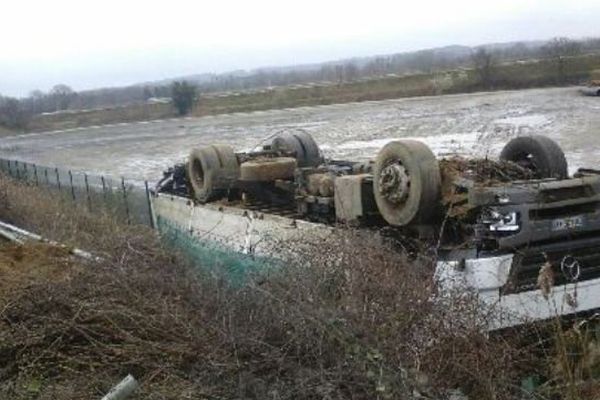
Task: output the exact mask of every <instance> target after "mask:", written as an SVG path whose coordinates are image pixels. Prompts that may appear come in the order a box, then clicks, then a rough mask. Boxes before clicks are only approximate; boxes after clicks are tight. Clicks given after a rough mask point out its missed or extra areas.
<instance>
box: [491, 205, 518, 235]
mask: <svg viewBox="0 0 600 400" xmlns="http://www.w3.org/2000/svg"><path fill="white" fill-rule="evenodd" d="M482 222H483V223H484V224H485V225H486V226H487V227H488V229H489V230H490V231H491V232H516V231H518V230H519V229H520V228H521V225H520V224H519V214H518V213H517V212H515V211H509V212H500V211H497V210H493V209H491V210H488V212H487V213H486V214H485V216H484V218H483V221H482Z"/></svg>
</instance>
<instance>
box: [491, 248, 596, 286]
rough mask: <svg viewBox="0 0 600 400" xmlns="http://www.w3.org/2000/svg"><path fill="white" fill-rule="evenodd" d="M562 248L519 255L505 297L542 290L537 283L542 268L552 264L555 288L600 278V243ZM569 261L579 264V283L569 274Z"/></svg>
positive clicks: (532, 250)
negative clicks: (563, 265) (564, 269)
mask: <svg viewBox="0 0 600 400" xmlns="http://www.w3.org/2000/svg"><path fill="white" fill-rule="evenodd" d="M566 244H567V245H565V244H560V245H555V246H552V245H547V246H543V247H538V248H530V249H526V250H522V251H520V252H518V253H517V254H515V257H514V259H513V264H512V268H511V272H510V277H509V280H508V282H507V284H506V285H505V286H504V287H503V288H502V293H503V294H511V293H520V292H525V291H528V290H535V289H538V286H537V281H538V276H539V273H540V269H541V268H542V266H543V265H544V264H545V263H546V262H549V263H550V265H552V272H553V275H554V284H555V285H564V284H567V283H573V282H582V281H586V280H589V279H594V278H600V242H599V241H598V240H595V241H594V243H590V242H589V241H585V242H583V243H578V244H577V245H571V246H568V242H567V243H566ZM565 257H571V258H570V259H567V263H566V264H569V263H570V262H572V261H573V260H576V261H577V262H578V264H579V274H578V277H577V279H576V280H573V279H572V275H568V272H569V271H568V270H567V271H566V272H567V274H565V273H564V272H563V271H562V268H561V262H562V261H563V259H565Z"/></svg>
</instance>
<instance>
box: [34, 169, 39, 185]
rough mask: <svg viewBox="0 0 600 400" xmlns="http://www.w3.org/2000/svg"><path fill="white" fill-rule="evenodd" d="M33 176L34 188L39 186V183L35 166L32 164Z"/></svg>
mask: <svg viewBox="0 0 600 400" xmlns="http://www.w3.org/2000/svg"><path fill="white" fill-rule="evenodd" d="M33 176H34V177H35V186H40V182H39V181H38V174H37V165H35V164H33Z"/></svg>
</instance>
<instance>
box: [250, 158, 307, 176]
mask: <svg viewBox="0 0 600 400" xmlns="http://www.w3.org/2000/svg"><path fill="white" fill-rule="evenodd" d="M296 166H297V162H296V159H295V158H292V157H276V158H269V159H264V160H250V161H246V162H245V163H242V165H241V166H240V180H242V181H250V182H273V181H275V180H277V179H284V180H289V179H293V178H294V173H295V172H296Z"/></svg>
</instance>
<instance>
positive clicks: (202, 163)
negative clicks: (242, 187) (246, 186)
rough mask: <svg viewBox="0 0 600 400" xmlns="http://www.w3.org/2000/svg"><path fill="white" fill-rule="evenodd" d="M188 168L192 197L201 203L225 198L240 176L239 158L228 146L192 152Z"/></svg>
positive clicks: (205, 148) (203, 148) (210, 147)
mask: <svg viewBox="0 0 600 400" xmlns="http://www.w3.org/2000/svg"><path fill="white" fill-rule="evenodd" d="M186 167H187V168H186V169H187V177H188V183H189V186H190V189H191V195H192V196H193V198H194V199H195V200H196V201H198V202H200V203H206V202H209V201H212V200H217V199H219V198H221V197H223V196H225V195H226V194H227V193H228V192H229V191H230V190H231V189H233V188H234V186H235V184H236V181H237V180H238V178H239V175H240V167H239V164H238V160H237V157H236V155H235V153H234V151H233V149H232V148H231V147H230V146H227V145H211V146H207V147H202V148H199V149H194V150H192V152H191V154H190V157H189V160H188V163H187V166H186Z"/></svg>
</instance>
